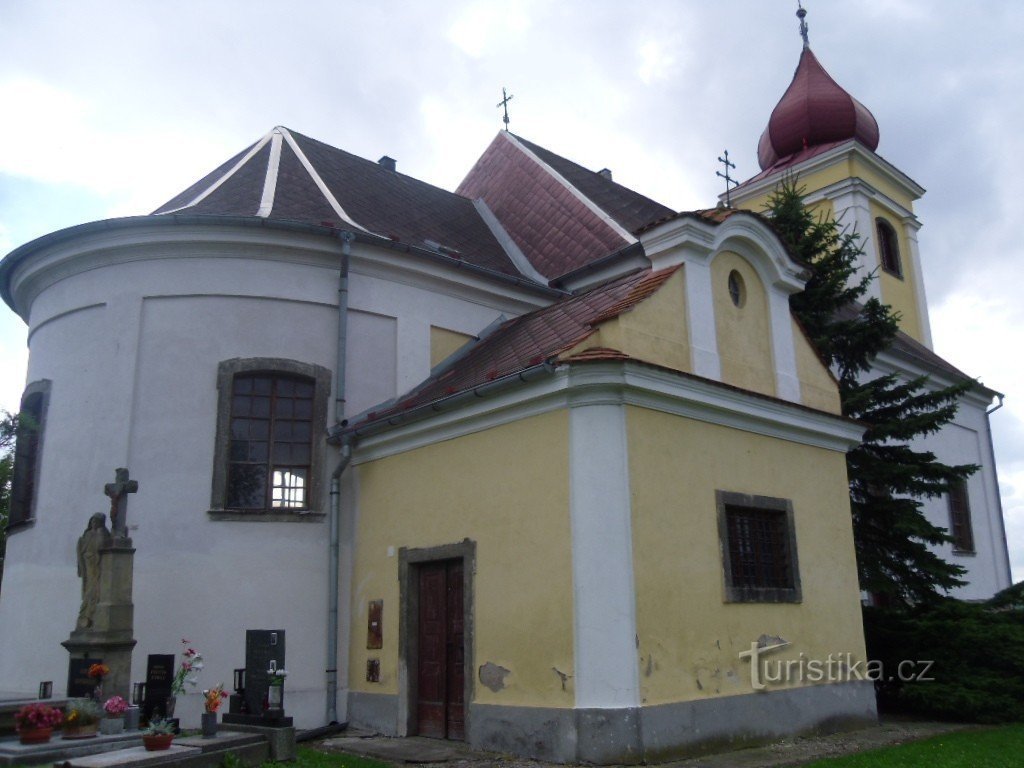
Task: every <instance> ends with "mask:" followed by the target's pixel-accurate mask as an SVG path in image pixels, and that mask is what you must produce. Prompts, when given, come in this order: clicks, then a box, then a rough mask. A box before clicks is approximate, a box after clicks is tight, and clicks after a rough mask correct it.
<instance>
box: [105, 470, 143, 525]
mask: <svg viewBox="0 0 1024 768" xmlns="http://www.w3.org/2000/svg"><path fill="white" fill-rule="evenodd" d="M138 490H139V483H138V481H137V480H131V479H129V477H128V470H127V469H125V468H123V467H119V468H118V469H115V470H114V482H112V483H107V484H106V485H105V486H103V492H104V493H105V494H106V495H107V496H109V497H110V528H111V533H112V534H113V535H114V539H115V540H118V539H120V540H124V539H127V538H128V525H127V517H128V494H129V493H135V492H136V491H138Z"/></svg>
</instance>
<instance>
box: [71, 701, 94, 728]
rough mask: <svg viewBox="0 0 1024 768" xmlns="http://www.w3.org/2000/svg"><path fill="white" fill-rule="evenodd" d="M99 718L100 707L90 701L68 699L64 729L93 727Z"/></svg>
mask: <svg viewBox="0 0 1024 768" xmlns="http://www.w3.org/2000/svg"><path fill="white" fill-rule="evenodd" d="M101 716H102V710H101V709H100V705H99V704H97V703H96V702H95V701H93V700H92V699H69V700H68V706H67V714H66V715H65V716H64V727H65V728H81V727H82V726H83V725H95V724H96V723H97V722H99V719H100V717H101Z"/></svg>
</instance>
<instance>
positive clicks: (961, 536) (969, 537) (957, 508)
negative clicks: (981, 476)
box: [949, 480, 974, 552]
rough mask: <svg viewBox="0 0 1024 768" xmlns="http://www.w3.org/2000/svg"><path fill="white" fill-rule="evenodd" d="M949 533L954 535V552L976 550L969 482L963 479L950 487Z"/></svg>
mask: <svg viewBox="0 0 1024 768" xmlns="http://www.w3.org/2000/svg"><path fill="white" fill-rule="evenodd" d="M949 534H950V536H952V537H953V551H954V552H973V551H974V530H973V527H972V526H971V505H970V503H969V502H968V500H967V483H965V482H963V481H962V480H961V481H960V482H958V483H956V484H954V485H952V486H951V487H950V489H949Z"/></svg>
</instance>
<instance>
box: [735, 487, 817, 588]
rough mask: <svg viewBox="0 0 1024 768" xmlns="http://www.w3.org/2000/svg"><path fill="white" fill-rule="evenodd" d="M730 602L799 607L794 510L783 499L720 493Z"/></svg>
mask: <svg viewBox="0 0 1024 768" xmlns="http://www.w3.org/2000/svg"><path fill="white" fill-rule="evenodd" d="M717 496H718V511H719V532H720V535H721V537H722V560H723V566H724V571H725V591H726V600H727V601H729V602H799V601H800V579H799V569H798V567H797V557H796V536H795V534H794V531H793V508H792V505H791V504H790V502H789V501H788V500H786V499H776V498H771V497H767V496H751V495H748V494H739V493H729V492H726V491H719V492H718V493H717Z"/></svg>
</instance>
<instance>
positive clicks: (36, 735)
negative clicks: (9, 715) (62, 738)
mask: <svg viewBox="0 0 1024 768" xmlns="http://www.w3.org/2000/svg"><path fill="white" fill-rule="evenodd" d="M51 736H53V728H52V727H49V726H47V727H46V728H22V729H21V730H20V731H18V739H19V740H20V741H21V743H22V744H45V743H46V742H48V741H49V740H50V737H51Z"/></svg>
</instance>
